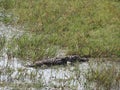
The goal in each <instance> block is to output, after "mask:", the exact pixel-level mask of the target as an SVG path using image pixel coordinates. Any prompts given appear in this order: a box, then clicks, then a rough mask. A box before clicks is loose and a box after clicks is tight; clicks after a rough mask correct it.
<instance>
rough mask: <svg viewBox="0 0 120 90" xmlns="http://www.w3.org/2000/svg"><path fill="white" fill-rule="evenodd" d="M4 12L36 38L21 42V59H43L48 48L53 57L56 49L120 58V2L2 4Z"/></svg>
mask: <svg viewBox="0 0 120 90" xmlns="http://www.w3.org/2000/svg"><path fill="white" fill-rule="evenodd" d="M1 8H2V9H4V12H12V14H13V16H16V17H18V18H19V19H18V20H17V21H16V22H15V23H13V24H19V25H24V27H25V30H26V31H28V32H29V33H30V34H33V35H30V37H29V35H27V36H25V35H23V36H21V37H20V38H19V39H17V41H16V43H17V45H18V47H19V49H18V51H17V52H19V54H17V55H18V56H20V57H26V58H27V57H28V58H30V59H38V58H40V57H41V58H43V57H44V56H45V55H46V54H43V53H45V51H46V50H47V49H48V47H49V48H50V53H49V54H48V55H47V56H51V52H53V49H52V48H53V47H54V46H58V47H59V48H60V49H65V50H67V51H68V52H67V54H79V55H81V56H84V55H89V56H91V57H111V56H120V40H119V39H120V30H119V28H120V2H119V0H74V1H73V0H61V1H59V0H51V1H50V0H32V1H29V0H20V1H18V0H2V1H1ZM8 23H9V21H8ZM23 48H25V49H23ZM39 48H40V49H39ZM36 49H37V50H36ZM45 49H46V50H45ZM30 53H31V54H30ZM54 55H55V54H54ZM54 55H53V54H52V56H54Z"/></svg>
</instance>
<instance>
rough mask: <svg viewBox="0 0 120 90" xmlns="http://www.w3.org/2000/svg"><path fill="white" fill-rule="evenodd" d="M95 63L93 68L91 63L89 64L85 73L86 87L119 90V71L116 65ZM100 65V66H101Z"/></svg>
mask: <svg viewBox="0 0 120 90" xmlns="http://www.w3.org/2000/svg"><path fill="white" fill-rule="evenodd" d="M101 64H102V63H101V62H98V63H97V67H96V68H95V67H94V66H93V65H92V64H91V63H90V64H89V66H90V68H89V71H88V72H87V73H86V75H85V77H86V80H87V81H86V82H87V85H86V88H89V90H92V89H93V88H94V89H95V88H96V90H119V88H120V71H119V67H116V65H114V64H113V65H112V66H111V65H109V66H108V65H107V64H105V65H101ZM101 66H102V67H101Z"/></svg>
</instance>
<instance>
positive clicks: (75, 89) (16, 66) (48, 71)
mask: <svg viewBox="0 0 120 90" xmlns="http://www.w3.org/2000/svg"><path fill="white" fill-rule="evenodd" d="M22 33H23V32H22V30H19V29H18V28H15V27H12V26H5V25H4V24H2V23H0V35H4V36H5V37H6V39H7V41H10V40H11V38H12V37H13V36H19V35H21V34H22ZM6 46H7V43H6V45H5V47H4V48H3V50H2V55H1V57H0V90H16V89H17V90H26V89H27V90H28V89H29V90H86V89H85V85H86V83H87V81H86V76H85V75H86V74H87V73H88V71H89V69H90V68H91V66H92V68H93V69H96V68H99V69H102V68H109V67H114V66H115V67H116V71H117V72H120V62H119V61H120V60H119V59H118V61H113V60H112V61H108V60H106V59H101V60H102V61H101V60H98V59H90V61H89V62H84V63H76V64H74V65H67V66H54V67H42V68H29V67H25V65H27V64H31V62H30V61H27V60H26V61H25V60H20V59H19V58H11V59H8V56H7V54H6V50H7V47H6ZM98 66H99V67H98ZM93 88H95V87H94V85H93ZM111 90H112V89H111Z"/></svg>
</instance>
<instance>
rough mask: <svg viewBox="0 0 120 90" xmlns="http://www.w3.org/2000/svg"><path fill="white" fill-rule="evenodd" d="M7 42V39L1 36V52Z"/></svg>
mask: <svg viewBox="0 0 120 90" xmlns="http://www.w3.org/2000/svg"><path fill="white" fill-rule="evenodd" d="M5 42H6V40H5V37H3V36H0V51H1V50H2V48H3V47H4V45H5Z"/></svg>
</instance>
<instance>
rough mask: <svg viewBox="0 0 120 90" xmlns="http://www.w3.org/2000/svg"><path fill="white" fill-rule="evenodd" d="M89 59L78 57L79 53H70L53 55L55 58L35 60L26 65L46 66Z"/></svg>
mask: <svg viewBox="0 0 120 90" xmlns="http://www.w3.org/2000/svg"><path fill="white" fill-rule="evenodd" d="M88 60H89V59H88V58H86V57H80V56H79V55H71V56H65V57H55V58H48V59H43V60H39V61H36V62H35V63H34V64H31V65H27V66H28V67H41V66H43V65H46V66H53V65H66V64H68V63H74V62H77V61H78V62H86V61H88Z"/></svg>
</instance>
